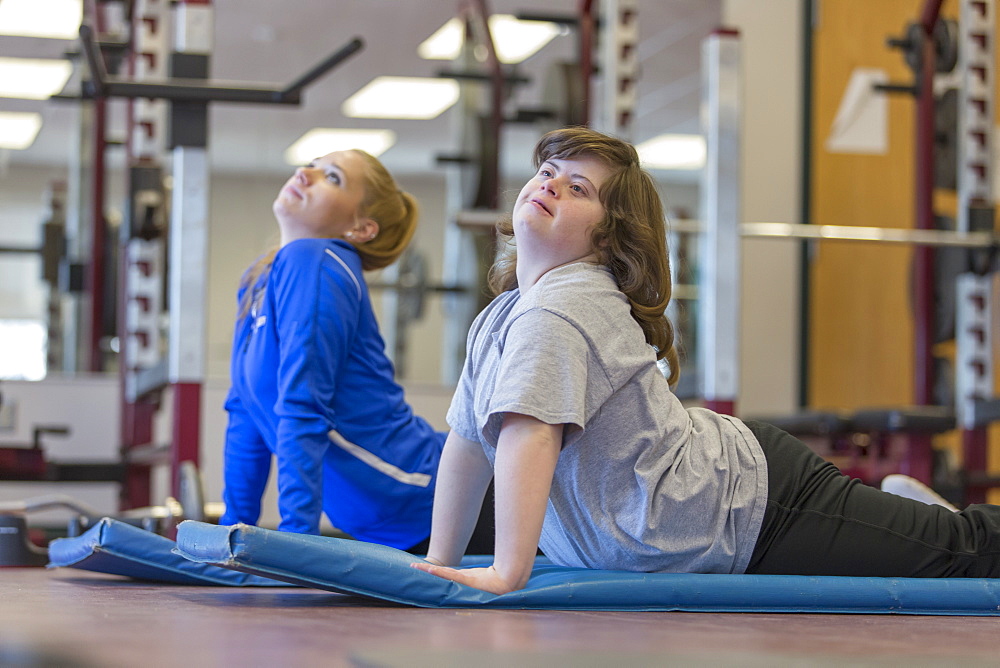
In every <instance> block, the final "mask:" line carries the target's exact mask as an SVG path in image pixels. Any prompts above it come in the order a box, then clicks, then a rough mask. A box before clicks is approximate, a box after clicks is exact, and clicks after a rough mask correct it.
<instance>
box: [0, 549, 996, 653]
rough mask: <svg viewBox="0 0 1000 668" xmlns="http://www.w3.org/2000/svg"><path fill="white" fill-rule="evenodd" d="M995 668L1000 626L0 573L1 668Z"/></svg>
mask: <svg viewBox="0 0 1000 668" xmlns="http://www.w3.org/2000/svg"><path fill="white" fill-rule="evenodd" d="M667 664H669V665H671V666H695V665H697V666H705V665H709V666H754V667H756V666H760V667H762V668H763V667H764V666H767V667H771V666H779V667H780V666H803V665H806V666H831V667H832V666H868V665H871V666H898V665H905V666H907V667H908V668H909V667H913V666H917V667H919V666H938V665H948V666H1000V617H989V618H986V617H918V616H895V615H806V614H784V615H778V614H745V613H744V614H707V613H679V612H629V613H624V612H611V613H607V612H604V613H602V612H563V611H503V610H426V609H414V608H407V607H402V606H397V605H391V604H381V603H378V602H372V601H368V600H365V599H361V598H355V597H350V596H343V595H340V594H332V593H327V592H323V591H318V590H309V589H294V588H287V589H286V588H275V589H271V588H266V589H239V588H228V587H181V586H174V585H157V584H148V583H142V582H136V581H132V580H126V579H122V578H116V577H111V576H104V575H100V574H96V573H89V572H86V571H78V570H73V569H56V570H44V569H40V568H36V569H28V568H8V569H0V666H68V667H73V666H102V667H105V666H130V667H131V666H143V668H153V667H157V666H185V667H197V666H241V667H242V666H393V667H396V666H399V667H402V666H406V667H407V668H410V667H418V668H419V667H422V666H428V667H430V666H433V667H434V668H442V667H450V666H472V667H473V668H488V667H490V666H518V667H520V666H527V667H533V666H539V667H542V666H544V667H545V668H553V667H554V666H563V665H571V666H584V667H588V666H615V667H616V668H619V667H622V666H653V665H657V666H662V665H667Z"/></svg>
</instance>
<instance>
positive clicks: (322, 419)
mask: <svg viewBox="0 0 1000 668" xmlns="http://www.w3.org/2000/svg"><path fill="white" fill-rule="evenodd" d="M326 248H327V247H326V244H325V243H323V242H319V241H315V240H301V241H296V242H293V243H291V244H289V245H287V246H285V247H284V248H282V250H281V251H280V252H279V253H278V255H277V256H276V258H275V263H274V268H273V269H272V272H271V280H270V284H269V289H270V290H271V296H272V298H273V300H274V302H273V311H272V314H271V317H272V319H273V320H274V323H273V326H274V327H275V328H276V330H277V335H278V337H277V338H278V355H279V358H278V369H277V372H278V396H277V401H276V402H275V406H274V411H275V417H276V420H277V424H276V433H275V456H276V461H277V472H278V510H279V512H280V514H281V523H280V524H279V525H278V528H279V529H280V530H281V531H291V532H294V533H310V534H318V533H319V531H320V517H321V516H322V513H323V494H324V482H323V460H324V457H325V456H326V452H327V450H328V449H329V448H330V437H329V432H330V430H331V429H335V428H336V427H337V425H338V417H337V415H335V413H334V409H333V406H334V403H335V396H336V394H337V391H338V389H339V382H340V376H341V374H342V373H343V369H344V367H345V365H346V363H347V359H348V356H349V349H350V346H351V343H352V341H353V340H354V336H355V333H356V330H357V323H358V318H359V313H360V310H361V298H362V295H361V294H360V293H359V291H358V287H357V284H356V283H355V282H354V280H355V279H353V278H351V276H350V275H348V273H347V270H346V269H344V268H343V267H342V266H341V264H340V263H339V262H338V261H336V260H334V259H333V258H330V257H329V256H328V255H327V254H326V252H325V250H326Z"/></svg>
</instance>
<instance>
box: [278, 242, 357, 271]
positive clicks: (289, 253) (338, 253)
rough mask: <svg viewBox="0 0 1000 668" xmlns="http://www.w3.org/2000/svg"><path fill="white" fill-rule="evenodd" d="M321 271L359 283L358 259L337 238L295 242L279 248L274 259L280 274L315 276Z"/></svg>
mask: <svg viewBox="0 0 1000 668" xmlns="http://www.w3.org/2000/svg"><path fill="white" fill-rule="evenodd" d="M323 269H325V270H327V271H332V273H334V274H344V275H345V277H346V276H348V275H349V276H353V277H354V279H355V280H358V281H360V279H359V278H358V277H359V276H360V275H361V271H362V269H361V258H360V256H359V255H358V253H357V251H356V250H354V247H353V246H351V245H350V244H348V243H347V242H345V241H340V240H339V239H296V240H295V241H292V242H289V243H287V244H285V245H284V246H282V248H281V250H279V251H278V254H277V255H276V256H275V258H274V270H275V271H276V272H279V273H280V274H289V275H295V274H303V273H305V274H309V275H314V276H316V275H318V274H319V273H320V271H321V270H323Z"/></svg>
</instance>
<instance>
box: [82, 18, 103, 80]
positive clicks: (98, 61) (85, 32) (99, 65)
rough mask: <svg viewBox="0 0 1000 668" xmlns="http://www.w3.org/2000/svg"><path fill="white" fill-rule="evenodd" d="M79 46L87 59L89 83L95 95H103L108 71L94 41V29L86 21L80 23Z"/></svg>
mask: <svg viewBox="0 0 1000 668" xmlns="http://www.w3.org/2000/svg"><path fill="white" fill-rule="evenodd" d="M80 46H81V47H82V48H83V55H84V57H85V58H86V59H87V67H88V68H90V76H91V85H92V86H93V88H94V96H95V97H104V96H105V95H106V91H105V90H104V82H105V81H107V79H108V71H107V70H106V69H105V67H104V59H103V58H101V52H100V51H99V50H98V48H97V45H96V44H95V43H94V30H93V28H91V27H90V26H89V25H87V24H86V23H81V24H80Z"/></svg>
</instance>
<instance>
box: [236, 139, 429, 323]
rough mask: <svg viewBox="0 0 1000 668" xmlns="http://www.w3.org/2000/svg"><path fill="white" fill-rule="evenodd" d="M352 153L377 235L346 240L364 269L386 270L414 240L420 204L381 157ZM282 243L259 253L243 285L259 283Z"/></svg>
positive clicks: (366, 214)
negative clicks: (359, 166)
mask: <svg viewBox="0 0 1000 668" xmlns="http://www.w3.org/2000/svg"><path fill="white" fill-rule="evenodd" d="M351 152H352V153H355V154H357V155H358V156H360V157H361V158H362V159H363V161H364V169H363V173H362V175H361V176H362V180H363V182H364V197H363V198H362V199H361V209H360V211H359V212H358V215H359V217H362V218H371V219H372V220H374V221H375V222H376V223H378V234H376V235H375V238H374V239H372V240H371V241H365V242H354V241H351V240H350V239H344V241H346V242H347V243H349V244H351V245H352V246H354V248H355V250H357V252H358V255H360V256H361V267H362V269H364V270H365V271H373V270H375V269H383V268H385V267H388V266H389V265H390V264H392V263H393V262H395V261H396V260H398V259H399V256H400V255H402V254H403V251H405V250H406V247H407V246H409V245H410V241H412V240H413V234H414V232H416V229H417V220H418V218H419V216H420V207H419V206H418V204H417V200H416V198H415V197H414V196H413V195H411V194H410V193H408V192H406V191H404V190H402V189H400V187H399V186H398V185H396V180H395V179H394V178H393V177H392V174H390V173H389V170H387V169H386V168H385V165H383V164H382V163H381V162H379V160H378V158H376V157H375V156H373V155H371V154H369V153H366V152H365V151H362V150H360V149H352V150H351ZM278 250H280V247H279V246H275V247H274V248H272V249H270V250H269V251H268V252H266V253H264V255H262V256H260V257H259V258H258V259H257V260H256V261H255V262H254V263H253V264H252V265H251V266H250V268H249V269H247V271H246V272H245V273H244V274H243V278H242V279H241V280H240V287H241V288H249V287H252V286H254V285H256V284H257V281H258V280H259V279H260V277H261V276H262V275H264V274H265V273H267V272H268V271H270V268H271V264H272V263H273V262H274V256H275V255H277V253H278ZM251 293H252V290H246V292H245V293H244V295H243V299H242V301H241V302H240V314H239V317H240V318H243V317H245V316H246V315H247V313H249V312H250V301H251V299H252V294H251Z"/></svg>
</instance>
